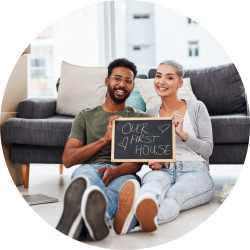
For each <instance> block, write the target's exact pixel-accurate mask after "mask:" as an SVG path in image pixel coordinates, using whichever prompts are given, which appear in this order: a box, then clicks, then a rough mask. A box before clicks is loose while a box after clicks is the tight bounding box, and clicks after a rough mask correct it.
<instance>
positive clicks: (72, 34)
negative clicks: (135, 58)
mask: <svg viewBox="0 0 250 250" xmlns="http://www.w3.org/2000/svg"><path fill="white" fill-rule="evenodd" d="M99 8H100V7H99ZM99 18H100V16H99V9H98V5H91V6H89V7H87V8H84V9H81V10H79V11H76V12H74V13H72V14H71V15H70V16H68V17H65V18H63V19H62V20H60V21H59V22H57V23H56V24H54V25H53V29H54V34H53V45H54V60H55V71H56V73H57V74H58V73H59V72H60V67H59V66H60V62H61V61H62V60H65V61H67V62H69V63H72V64H78V65H85V66H97V65H100V64H101V62H102V58H101V53H100V45H99V44H100V41H101V40H102V37H100V34H101V33H100V32H99V31H100V29H101V28H102V27H101V22H99Z"/></svg>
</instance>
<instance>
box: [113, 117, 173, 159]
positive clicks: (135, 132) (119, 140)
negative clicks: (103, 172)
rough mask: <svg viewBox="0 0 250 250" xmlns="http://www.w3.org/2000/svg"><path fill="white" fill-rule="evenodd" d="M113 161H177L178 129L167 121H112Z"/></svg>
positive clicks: (135, 119)
mask: <svg viewBox="0 0 250 250" xmlns="http://www.w3.org/2000/svg"><path fill="white" fill-rule="evenodd" d="M112 132H113V135H112V136H113V138H112V148H111V161H112V162H148V161H151V160H154V161H157V162H174V161H175V130H174V129H173V127H172V120H171V119H167V118H119V119H117V120H114V121H113V131H112Z"/></svg>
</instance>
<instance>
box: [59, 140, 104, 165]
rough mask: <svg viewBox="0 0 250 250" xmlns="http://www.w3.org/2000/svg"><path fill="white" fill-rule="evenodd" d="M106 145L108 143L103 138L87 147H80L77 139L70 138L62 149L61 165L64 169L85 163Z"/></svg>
mask: <svg viewBox="0 0 250 250" xmlns="http://www.w3.org/2000/svg"><path fill="white" fill-rule="evenodd" d="M108 143H109V141H107V140H106V139H105V138H104V137H102V138H100V139H99V140H97V141H95V142H92V143H90V144H87V145H82V142H81V141H80V140H78V139H75V138H70V139H68V141H67V143H66V145H65V147H64V152H63V157H62V158H63V164H64V166H65V167H71V166H72V165H75V164H79V163H81V162H83V161H86V160H88V159H89V158H91V157H92V156H94V155H95V154H96V153H97V152H98V151H99V150H100V149H101V148H102V147H104V146H105V145H107V144H108Z"/></svg>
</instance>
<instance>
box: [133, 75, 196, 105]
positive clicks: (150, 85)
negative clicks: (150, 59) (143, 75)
mask: <svg viewBox="0 0 250 250" xmlns="http://www.w3.org/2000/svg"><path fill="white" fill-rule="evenodd" d="M135 86H136V88H137V89H138V90H139V91H140V93H141V95H142V97H143V99H144V101H145V103H146V108H147V110H149V109H152V108H153V107H155V106H156V105H158V104H160V103H161V99H160V97H159V96H158V95H157V93H156V92H155V89H154V79H136V80H135ZM178 97H179V98H184V99H190V98H196V97H195V96H194V94H193V92H192V88H191V84H190V79H189V78H184V79H183V86H182V87H181V88H180V89H179V90H178Z"/></svg>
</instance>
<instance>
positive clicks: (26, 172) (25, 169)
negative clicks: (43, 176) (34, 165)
mask: <svg viewBox="0 0 250 250" xmlns="http://www.w3.org/2000/svg"><path fill="white" fill-rule="evenodd" d="M29 174H30V164H29V163H26V164H23V165H22V177H23V186H24V188H25V189H28V188H29Z"/></svg>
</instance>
